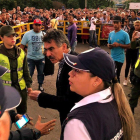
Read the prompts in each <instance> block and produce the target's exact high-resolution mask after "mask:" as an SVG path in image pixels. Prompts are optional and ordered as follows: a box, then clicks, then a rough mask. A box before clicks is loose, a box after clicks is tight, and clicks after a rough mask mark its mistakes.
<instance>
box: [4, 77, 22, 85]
mask: <svg viewBox="0 0 140 140" xmlns="http://www.w3.org/2000/svg"><path fill="white" fill-rule="evenodd" d="M22 78H23V77H21V78H20V79H18V83H19V82H20V81H21V80H22ZM2 82H3V84H12V81H4V80H2Z"/></svg>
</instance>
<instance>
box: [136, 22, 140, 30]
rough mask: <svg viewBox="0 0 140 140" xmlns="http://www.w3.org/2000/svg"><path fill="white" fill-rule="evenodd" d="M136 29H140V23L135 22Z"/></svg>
mask: <svg viewBox="0 0 140 140" xmlns="http://www.w3.org/2000/svg"><path fill="white" fill-rule="evenodd" d="M135 31H140V23H135Z"/></svg>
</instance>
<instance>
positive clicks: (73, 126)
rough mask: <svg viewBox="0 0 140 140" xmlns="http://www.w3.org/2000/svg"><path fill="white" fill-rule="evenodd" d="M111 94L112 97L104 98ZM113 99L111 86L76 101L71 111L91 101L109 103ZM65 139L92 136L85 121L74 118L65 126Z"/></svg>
mask: <svg viewBox="0 0 140 140" xmlns="http://www.w3.org/2000/svg"><path fill="white" fill-rule="evenodd" d="M109 95H111V97H110V98H108V99H106V100H104V99H105V98H107V97H108V96H109ZM113 99H114V96H113V94H112V93H111V88H110V87H109V88H107V89H105V90H103V91H100V92H97V93H95V94H91V95H89V96H86V97H85V98H83V99H82V100H81V101H79V102H78V103H76V104H75V106H74V107H73V108H72V109H71V111H72V110H74V109H76V108H78V107H81V106H84V105H87V104H90V103H94V102H99V103H107V102H111V101H112V100H113ZM71 111H70V112H71ZM64 140H91V137H90V135H89V132H88V131H87V129H86V127H85V125H84V124H83V122H81V121H80V120H78V119H72V120H70V121H69V122H68V123H67V124H66V126H65V129H64Z"/></svg>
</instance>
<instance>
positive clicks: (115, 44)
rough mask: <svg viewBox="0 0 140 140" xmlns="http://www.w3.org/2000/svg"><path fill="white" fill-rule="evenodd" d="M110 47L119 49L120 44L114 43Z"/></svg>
mask: <svg viewBox="0 0 140 140" xmlns="http://www.w3.org/2000/svg"><path fill="white" fill-rule="evenodd" d="M112 46H113V47H120V44H119V43H117V42H114V43H113V44H112Z"/></svg>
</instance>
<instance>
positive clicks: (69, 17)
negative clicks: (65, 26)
mask: <svg viewBox="0 0 140 140" xmlns="http://www.w3.org/2000/svg"><path fill="white" fill-rule="evenodd" d="M68 21H69V22H70V23H71V22H73V16H71V15H69V16H68Z"/></svg>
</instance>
